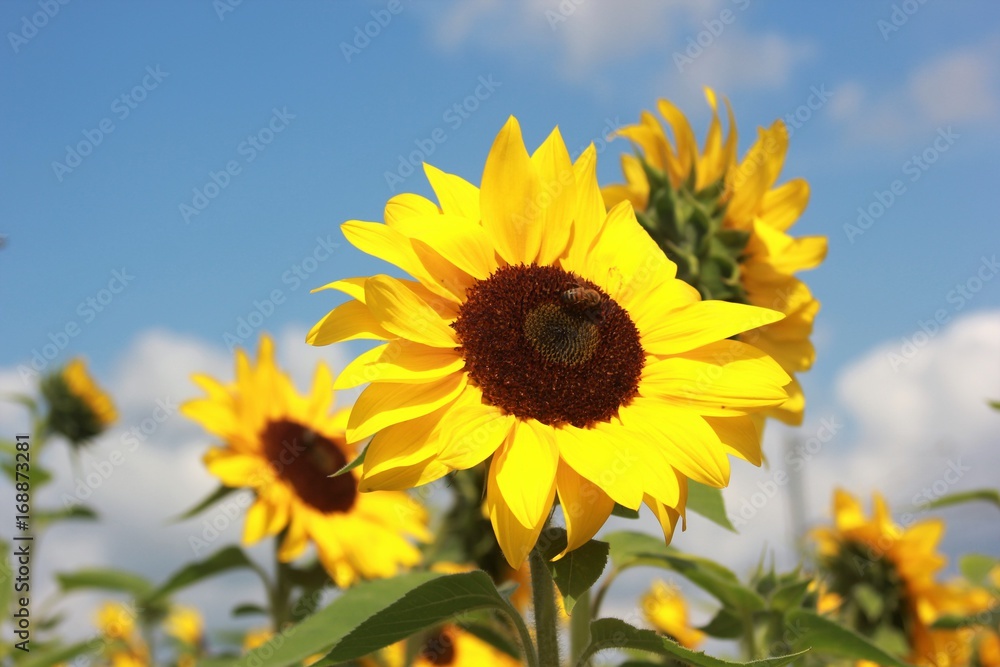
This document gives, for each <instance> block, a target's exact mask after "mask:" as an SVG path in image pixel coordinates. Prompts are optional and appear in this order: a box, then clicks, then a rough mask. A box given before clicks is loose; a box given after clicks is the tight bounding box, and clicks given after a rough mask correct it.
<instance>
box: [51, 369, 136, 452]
mask: <svg viewBox="0 0 1000 667" xmlns="http://www.w3.org/2000/svg"><path fill="white" fill-rule="evenodd" d="M41 390H42V395H43V396H44V397H45V400H46V401H47V402H48V404H49V414H48V417H47V420H46V423H47V426H48V429H49V430H50V431H51V432H53V433H59V434H60V435H62V436H64V437H65V438H66V439H67V440H69V441H70V442H71V443H72V444H74V445H79V444H83V443H84V442H86V441H87V440H90V439H91V438H93V437H95V436H97V435H100V434H101V433H103V432H104V430H105V429H107V428H108V427H109V426H110V425H111V424H113V423H114V422H115V420H117V419H118V412H117V410H115V404H114V402H113V401H112V400H111V397H110V396H109V395H108V394H107V392H105V391H104V390H103V389H101V388H100V387H99V386H98V384H97V383H96V382H95V381H94V379H93V378H92V377H91V376H90V373H88V372H87V364H86V362H85V361H84V360H83V359H79V358H77V359H73V360H72V361H70V362H69V363H68V364H66V366H64V367H63V368H62V369H60V370H59V371H57V372H55V373H53V374H52V375H49V376H47V377H46V378H45V379H44V380H43V381H42V384H41Z"/></svg>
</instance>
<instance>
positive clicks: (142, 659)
mask: <svg viewBox="0 0 1000 667" xmlns="http://www.w3.org/2000/svg"><path fill="white" fill-rule="evenodd" d="M135 619H136V609H135V607H133V606H129V605H126V604H122V603H120V602H106V603H105V604H103V605H102V606H101V608H100V609H98V610H97V615H96V618H95V621H96V625H97V629H98V630H99V631H100V633H101V637H102V638H103V639H104V644H103V646H104V648H103V656H102V657H103V658H105V659H106V661H107V664H109V665H111V667H147V666H148V665H149V664H150V660H149V648H148V647H147V646H146V644H145V642H144V641H143V640H142V638H141V637H140V635H139V633H138V631H137V628H136V624H135Z"/></svg>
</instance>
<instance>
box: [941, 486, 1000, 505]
mask: <svg viewBox="0 0 1000 667" xmlns="http://www.w3.org/2000/svg"><path fill="white" fill-rule="evenodd" d="M976 501H982V502H986V503H991V504H993V505H995V506H996V507H997V508H998V509H1000V491H997V490H996V489H976V490H974V491H962V492H960V493H951V494H948V495H947V496H941V497H940V498H935V499H934V500H932V501H931V502H929V503H927V504H926V505H924V507H925V508H927V509H939V508H941V507H950V506H952V505H961V504H963V503H971V502H976Z"/></svg>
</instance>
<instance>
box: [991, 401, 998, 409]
mask: <svg viewBox="0 0 1000 667" xmlns="http://www.w3.org/2000/svg"><path fill="white" fill-rule="evenodd" d="M989 404H990V407H991V408H993V409H994V410H1000V401H989Z"/></svg>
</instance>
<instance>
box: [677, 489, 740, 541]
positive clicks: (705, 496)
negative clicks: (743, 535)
mask: <svg viewBox="0 0 1000 667" xmlns="http://www.w3.org/2000/svg"><path fill="white" fill-rule="evenodd" d="M687 508H688V509H689V510H691V511H692V512H696V513H698V514H700V515H701V516H703V517H705V518H706V519H708V520H709V521H711V522H712V523H715V524H717V525H719V526H722V527H723V528H725V529H726V530H729V531H732V532H734V533H735V532H737V530H736V528H735V527H734V526H733V524H732V522H731V521H730V520H729V516H728V515H727V514H726V505H725V502H724V501H723V499H722V489H716V488H713V487H711V486H706V485H705V484H701V483H700V482H695V481H694V480H690V481H688V498H687Z"/></svg>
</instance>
